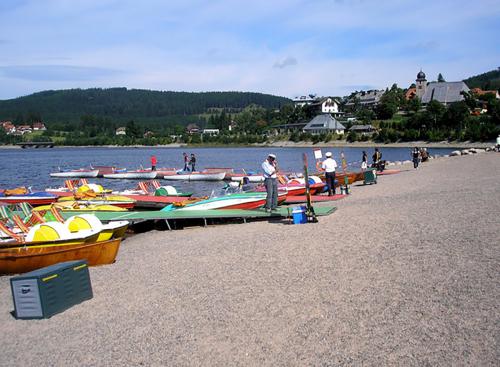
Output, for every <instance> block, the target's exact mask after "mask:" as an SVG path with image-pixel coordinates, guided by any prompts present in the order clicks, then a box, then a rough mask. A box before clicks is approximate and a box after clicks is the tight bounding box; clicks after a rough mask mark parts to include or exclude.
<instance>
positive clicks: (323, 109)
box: [310, 97, 343, 117]
mask: <svg viewBox="0 0 500 367" xmlns="http://www.w3.org/2000/svg"><path fill="white" fill-rule="evenodd" d="M310 106H311V108H314V109H315V110H316V112H317V113H318V114H320V113H330V114H332V115H333V116H335V117H337V116H340V115H342V114H343V112H340V109H339V102H338V101H337V100H336V99H335V98H332V97H323V98H320V99H317V100H315V101H314V102H313V103H311V104H310Z"/></svg>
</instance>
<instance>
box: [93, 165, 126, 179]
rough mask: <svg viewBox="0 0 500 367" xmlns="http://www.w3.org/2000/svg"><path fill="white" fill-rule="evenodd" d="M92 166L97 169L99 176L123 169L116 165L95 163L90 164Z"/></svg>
mask: <svg viewBox="0 0 500 367" xmlns="http://www.w3.org/2000/svg"><path fill="white" fill-rule="evenodd" d="M90 168H91V169H96V170H97V171H98V173H97V177H103V176H104V175H106V174H108V173H114V172H115V171H117V170H121V169H118V168H116V167H115V166H94V165H90ZM122 169H123V168H122Z"/></svg>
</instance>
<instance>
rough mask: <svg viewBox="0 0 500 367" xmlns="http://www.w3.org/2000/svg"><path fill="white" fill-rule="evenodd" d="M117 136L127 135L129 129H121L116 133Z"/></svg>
mask: <svg viewBox="0 0 500 367" xmlns="http://www.w3.org/2000/svg"><path fill="white" fill-rule="evenodd" d="M115 135H127V128H126V127H123V126H122V127H119V128H118V129H116V131H115Z"/></svg>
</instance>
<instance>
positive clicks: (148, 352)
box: [0, 152, 500, 367]
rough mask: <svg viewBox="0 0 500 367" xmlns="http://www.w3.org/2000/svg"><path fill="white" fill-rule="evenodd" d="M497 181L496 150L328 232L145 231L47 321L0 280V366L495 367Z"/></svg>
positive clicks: (330, 225)
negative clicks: (87, 292) (23, 311)
mask: <svg viewBox="0 0 500 367" xmlns="http://www.w3.org/2000/svg"><path fill="white" fill-rule="evenodd" d="M499 180H500V153H493V152H488V153H484V154H474V155H465V156H460V157H449V158H443V157H441V158H438V159H433V160H431V161H429V162H425V163H423V164H421V166H420V167H419V169H418V170H414V169H413V168H411V166H410V165H408V166H404V167H402V171H401V172H400V173H399V174H397V175H388V176H380V177H379V182H378V184H376V185H366V186H364V185H361V184H353V185H351V195H348V196H347V197H345V198H344V199H342V200H339V201H336V202H334V204H333V205H334V206H336V207H337V211H336V212H335V213H333V214H332V215H329V216H325V217H320V218H319V223H315V224H313V223H309V224H302V225H290V224H289V223H288V222H287V221H271V220H270V221H267V220H264V221H252V222H248V223H245V224H242V223H233V224H224V225H208V226H207V227H202V226H195V227H186V228H184V229H182V230H174V231H166V230H153V231H150V232H146V233H138V234H136V235H134V236H131V237H129V238H127V239H126V240H125V241H124V242H123V243H122V244H121V246H120V251H119V253H118V257H117V261H116V262H115V263H114V264H111V265H104V266H99V267H92V268H90V269H89V271H90V276H91V282H92V288H93V298H92V299H91V300H88V301H85V302H83V303H81V304H78V305H75V306H73V307H71V308H70V309H68V310H66V311H64V312H62V313H60V314H57V315H54V316H53V317H52V318H50V319H42V320H16V319H14V318H13V316H12V315H11V314H10V311H12V310H13V304H12V295H11V289H10V284H9V279H10V277H8V276H0V324H1V325H2V330H4V334H5V335H8V338H4V344H3V345H4V352H3V355H2V359H1V361H2V362H3V363H0V364H2V365H3V364H5V365H9V366H23V367H30V366H37V367H43V366H60V365H69V364H76V365H92V366H104V365H147V366H149V365H151V366H164V365H183V366H199V365H207V366H215V365H217V366H223V365H230V366H233V365H245V366H280V365H283V366H285V365H286V366H299V365H300V366H302V365H311V366H326V365H377V366H385V365H433V366H440V365H474V366H483V365H495V364H496V363H497V361H498V352H497V350H498V348H497V339H498V324H499V321H500V316H499V314H498V299H499V297H500V286H499V284H498V281H497V280H498V278H499V277H500V267H499V261H500V257H499V254H500V253H499V246H498V241H497V238H498V217H497V215H496V213H498V212H499V211H500V187H499V186H498V182H499ZM464 182H465V183H467V182H469V183H471V182H473V185H472V186H465V185H464ZM319 205H327V204H319ZM26 350H29V351H30V352H29V353H26Z"/></svg>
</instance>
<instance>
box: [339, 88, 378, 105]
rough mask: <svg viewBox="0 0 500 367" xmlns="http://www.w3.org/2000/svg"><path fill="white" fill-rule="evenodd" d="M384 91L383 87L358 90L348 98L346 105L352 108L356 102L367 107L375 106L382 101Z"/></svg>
mask: <svg viewBox="0 0 500 367" xmlns="http://www.w3.org/2000/svg"><path fill="white" fill-rule="evenodd" d="M384 93H385V91H384V90H383V89H381V90H369V91H366V92H365V91H361V92H357V93H356V94H355V95H354V96H352V97H351V98H349V99H348V100H347V103H346V104H345V105H346V107H348V108H349V107H351V108H352V107H354V106H355V105H356V104H359V106H361V107H365V108H375V107H376V106H377V105H378V104H379V103H380V98H382V96H383V95H384Z"/></svg>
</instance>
